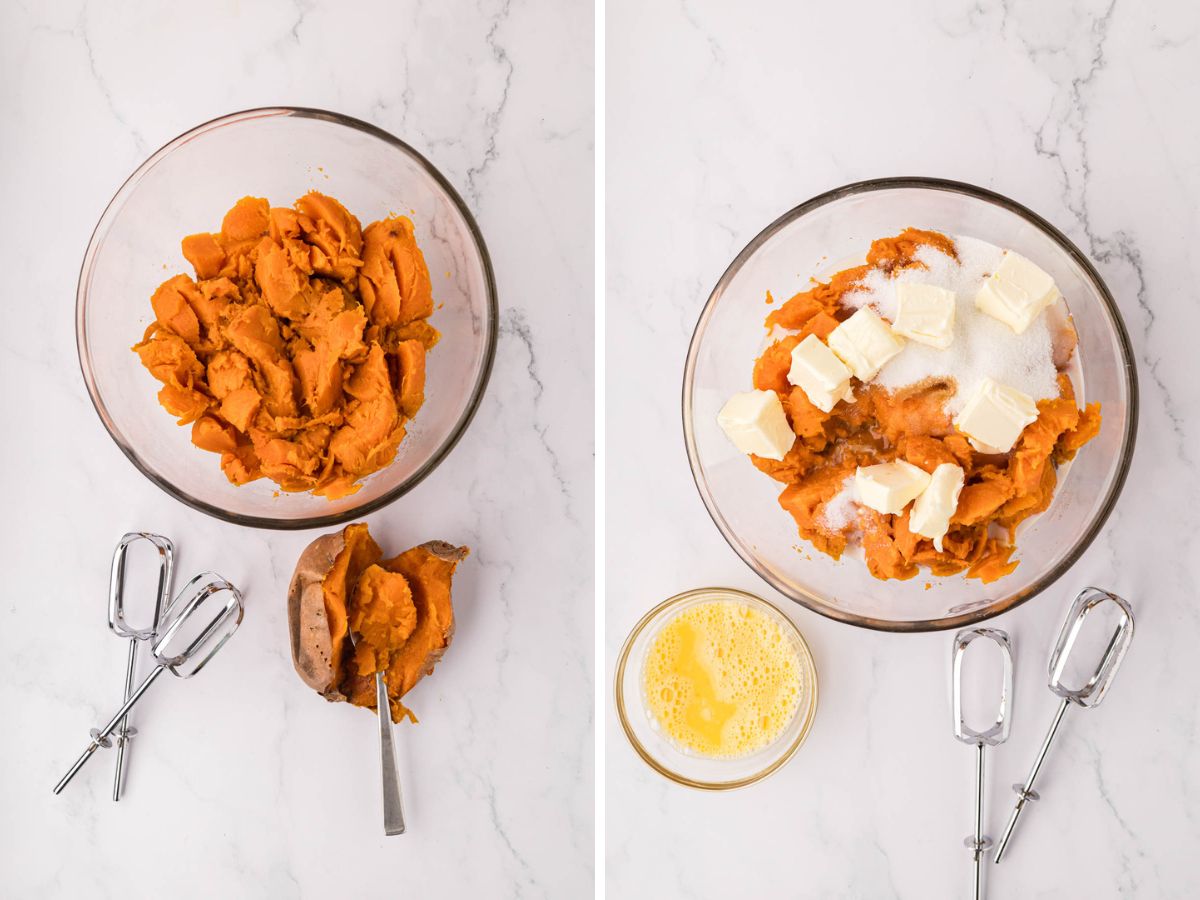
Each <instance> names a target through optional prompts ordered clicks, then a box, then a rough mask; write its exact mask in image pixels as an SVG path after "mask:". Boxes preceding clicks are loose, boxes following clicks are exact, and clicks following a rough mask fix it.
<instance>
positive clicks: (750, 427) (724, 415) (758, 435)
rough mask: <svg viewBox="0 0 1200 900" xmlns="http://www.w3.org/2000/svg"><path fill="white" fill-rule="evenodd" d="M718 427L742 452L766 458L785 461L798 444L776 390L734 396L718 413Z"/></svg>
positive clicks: (749, 392)
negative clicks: (793, 446)
mask: <svg viewBox="0 0 1200 900" xmlns="http://www.w3.org/2000/svg"><path fill="white" fill-rule="evenodd" d="M717 424H718V425H720V426H721V428H722V429H724V431H725V434H726V435H728V436H729V440H731V441H733V444H734V446H735V447H737V448H738V450H740V451H741V452H742V453H753V454H754V455H755V456H761V457H764V458H765V459H776V460H778V459H783V458H784V456H786V455H787V452H788V451H789V450H791V449H792V444H794V443H795V442H796V434H795V432H793V431H792V426H791V425H789V424H788V420H787V416H786V415H784V412H783V404H782V403H780V402H779V395H778V394H776V393H775V392H774V391H746V392H745V393H743V394H734V395H733V396H732V397H730V398H729V402H728V403H726V404H725V405H724V406H723V407H721V411H720V412H719V413H717Z"/></svg>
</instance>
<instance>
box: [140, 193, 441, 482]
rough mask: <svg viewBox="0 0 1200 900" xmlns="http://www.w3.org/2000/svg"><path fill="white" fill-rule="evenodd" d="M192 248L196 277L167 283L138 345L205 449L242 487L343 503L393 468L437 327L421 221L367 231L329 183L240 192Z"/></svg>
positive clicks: (186, 243)
mask: <svg viewBox="0 0 1200 900" xmlns="http://www.w3.org/2000/svg"><path fill="white" fill-rule="evenodd" d="M183 255H184V257H186V258H187V260H188V262H190V263H191V264H192V267H193V268H194V269H195V272H196V277H195V279H193V278H192V277H191V276H189V275H184V274H180V275H175V276H174V277H172V278H169V279H167V280H166V281H164V282H163V283H162V284H161V285H160V286H159V287H158V290H156V291H155V292H154V295H153V296H152V297H151V298H150V304H151V306H152V307H153V308H154V316H155V320H154V323H153V324H152V325H150V327H149V328H147V329H146V334H145V336H144V338H143V340H142V341H141V343H139V344H137V345H136V346H135V347H134V348H133V349H134V351H135V352H136V353H137V354H138V356H139V357H140V358H141V361H142V364H143V365H144V366H145V367H146V368H147V369H148V370H149V371H150V373H151V374H152V375H153V376H154V377H155V378H157V379H158V380H159V381H161V382H162V383H163V387H162V389H161V390H160V391H159V392H158V400H159V403H161V404H162V406H163V408H164V409H166V410H167V411H168V412H169V413H171V415H173V416H176V417H177V418H178V420H179V424H180V425H191V426H192V443H194V444H195V445H196V446H197V447H200V448H202V449H204V450H209V451H211V452H213V453H219V454H220V456H221V469H222V471H224V473H225V476H226V477H227V478H228V479H229V480H230V481H231V482H233V483H234V484H246V483H247V482H250V481H254V480H255V479H258V478H269V479H271V480H272V481H274V482H275V483H276V484H278V485H279V486H280V487H281V488H282V489H283V490H285V491H312V492H313V493H315V494H319V495H322V496H325V497H329V498H331V499H332V498H336V497H343V496H345V495H347V494H351V493H353V492H354V491H356V490H358V487H359V481H360V480H361V479H362V478H364V477H366V476H367V475H370V474H371V473H372V472H377V471H378V470H380V469H382V468H383V467H385V466H387V465H388V464H389V463H391V461H392V460H393V459H394V458H395V456H396V450H397V447H398V446H399V445H400V442H401V441H402V440H403V439H404V434H405V424H406V423H407V422H408V420H409V419H411V418H412V417H413V416H415V415H416V413H417V410H418V409H420V408H421V404H422V403H423V402H424V400H425V353H426V352H427V351H428V350H429V349H430V348H432V347H433V345H434V344H436V343H437V340H438V337H439V335H438V332H437V331H436V329H434V328H433V327H432V326H431V325H430V324H429V322H428V319H429V316H430V315H431V314H432V313H433V296H432V289H431V285H430V279H429V270H428V269H427V268H426V266H425V258H424V256H422V254H421V249H420V247H418V246H417V241H416V237H415V234H414V230H413V224H412V222H411V221H410V220H409V219H407V218H405V217H403V216H396V217H393V218H389V219H383V220H381V221H379V222H374V223H372V224H371V225H368V226H367V227H366V228H365V229H363V228H362V227H361V226H360V225H359V222H358V219H356V218H355V217H354V216H353V215H352V214H351V213H350V212H348V211H347V210H346V208H345V207H344V206H342V204H340V203H339V202H338V201H337V200H334V199H333V198H332V197H327V196H325V195H324V194H319V193H317V192H316V191H310V192H309V193H307V194H305V195H304V196H303V197H301V198H300V199H299V200H297V201H296V202H295V203H294V204H293V206H292V207H291V208H287V207H275V208H272V207H270V206H269V204H268V203H267V201H266V200H263V199H261V198H257V197H243V198H242V199H241V200H239V201H238V202H237V204H236V205H235V206H234V207H233V209H231V210H230V211H229V212H228V213H226V214H225V219H224V221H223V222H222V223H221V230H220V231H219V232H218V233H216V234H193V235H190V236H188V237H185V238H184V239H183Z"/></svg>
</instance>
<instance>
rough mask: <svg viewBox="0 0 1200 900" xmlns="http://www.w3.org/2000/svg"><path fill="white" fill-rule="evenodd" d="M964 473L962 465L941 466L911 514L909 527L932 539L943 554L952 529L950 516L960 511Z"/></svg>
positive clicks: (931, 476) (934, 472)
mask: <svg viewBox="0 0 1200 900" xmlns="http://www.w3.org/2000/svg"><path fill="white" fill-rule="evenodd" d="M964 477H965V473H964V472H963V470H962V467H961V466H956V465H954V464H953V463H942V464H941V465H940V466H938V467H937V468H936V469H934V470H933V474H932V475H930V476H929V487H927V488H925V490H924V491H922V492H921V496H919V497H917V501H916V503H914V504H913V508H912V512H910V513H909V514H908V527H909V529H911V530H912V532H913V533H914V534H919V535H921V537H927V538H933V546H934V547H936V548H937V551H938V553H941V552H942V538H944V537H945V536H946V532H947V531H949V530H950V517H951V516H953V515H954V511H955V510H956V509H958V495H959V494H960V493H961V492H962V488H963V480H964Z"/></svg>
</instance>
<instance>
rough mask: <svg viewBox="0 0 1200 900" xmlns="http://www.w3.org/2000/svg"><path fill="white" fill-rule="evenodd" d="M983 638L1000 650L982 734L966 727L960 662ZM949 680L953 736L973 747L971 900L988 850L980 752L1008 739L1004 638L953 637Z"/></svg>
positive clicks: (984, 633)
mask: <svg viewBox="0 0 1200 900" xmlns="http://www.w3.org/2000/svg"><path fill="white" fill-rule="evenodd" d="M980 638H984V639H985V640H988V641H991V642H993V643H994V644H995V645H996V646H997V647H998V648H999V650H1000V657H1001V662H1002V666H1003V671H1002V674H1001V684H1000V691H999V694H1000V701H999V705H998V706H997V708H996V716H995V719H993V720H992V723H991V724H990V725H988V726H987V727H986V728H984V729H982V730H977V729H975V728H972V727H971V726H970V725H968V724H967V714H966V711H965V709H964V700H963V693H964V691H963V668H964V667H963V661H964V659H965V658H966V653H967V648H968V647H969V646H970V645H971V644H972V642H974V641H976V640H978V639H980ZM950 659H951V662H950V680H951V684H952V685H953V687H952V703H953V709H954V736H955V737H956V738H958V739H959V740H960V741H962V742H963V743H964V744H972V745H973V746H974V747H975V831H974V833H973V834H969V835H967V837H966V839H965V840H964V841H963V843H964V844H965V845H966V847H967V849H968V850H970V851H971V854H972V859H973V861H974V864H975V894H974V895H975V900H980V898H981V897H982V896H983V868H982V866H981V862H982V860H983V854H984V851H986V850H987V849H988V848H989V847H991V845H992V842H991V840H990V839H989V838H988V837H986V836H985V835H984V833H983V784H984V765H983V761H984V750H985V748H987V747H995V746H996V745H998V744H1002V743H1004V741H1005V740H1007V739H1008V728H1009V721H1010V717H1011V715H1012V696H1013V661H1012V647H1011V645H1010V644H1009V640H1008V635H1007V634H1006V633H1005V632H1003V631H999V630H997V629H995V628H971V629H967V630H965V631H960V632H959V633H958V634H957V635H955V637H954V646H953V648H952V651H951V657H950Z"/></svg>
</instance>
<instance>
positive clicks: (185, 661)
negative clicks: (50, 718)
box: [54, 572, 243, 794]
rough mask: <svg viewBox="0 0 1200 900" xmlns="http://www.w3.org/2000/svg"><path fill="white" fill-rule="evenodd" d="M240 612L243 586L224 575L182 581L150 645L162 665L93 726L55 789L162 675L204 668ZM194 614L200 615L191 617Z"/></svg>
mask: <svg viewBox="0 0 1200 900" xmlns="http://www.w3.org/2000/svg"><path fill="white" fill-rule="evenodd" d="M222 593H224V594H227V595H228V596H227V597H225V599H224V601H223V602H221V603H220V604H219V605H218V606H217V608H216V612H215V613H213V612H211V611H210V610H207V609H206V608H205V607H206V604H207V606H208V607H210V608H211V607H212V605H213V603H216V602H217V601H212V602H209V600H210V598H212V597H217V596H218V595H219V594H222ZM242 613H243V605H242V594H241V592H240V591H239V590H238V589H237V588H235V587H234V586H233V585H232V584H230V583H229V582H228V581H226V580H225V579H224V578H222V577H221V576H220V575H216V574H214V573H212V572H203V573H201V574H199V575H197V576H196V577H195V578H193V579H192V580H191V581H189V582H188V583H187V584H186V585H184V586H183V590H181V591H180V592H179V595H178V596H177V597H176V598H175V599H174V600H172V601H171V604H170V605H169V606H168V607H167V608H166V610H164V612H163V616H162V624H163V625H164V630H163V631H162V634H160V635H158V636H157V637H155V638H154V642H153V644H151V646H150V654H151V655H152V656H153V657H154V659H155V660H156V661H157V663H158V665H157V666H155V667H154V670H153V671H152V672H151V673H150V674H149V675H147V676H146V677H145V679H144V680H143V681H142V683H141V684H140V685H138V686H137V688H136V689H134V691H133V692H132V693H131V694H130V695H129V696H128V697H127V698H126V700H125V703H124V704H122V706H121V708H120V709H119V710H117V712H116V714H115V715H114V716H113V717H112V718H111V719H110V720H109V722H108V724H107V725H105V726H104V727H103V728H99V729H97V728H93V729H92V732H91V735H92V740H91V743H90V744H88V746H87V749H86V750H84V751H83V753H82V754H81V755H80V757H79V759H77V760H75V764H74V765H72V766H71V768H70V770H69V771H68V772H67V774H66V775H64V776H63V778H62V780H61V781H60V782H59V783H58V784H57V785H55V786H54V793H56V794H58V793H60V792H61V791H62V789H63V788H65V787H66V786H67V785H68V784H69V783H70V781H71V779H72V778H74V777H75V773H76V772H78V771H79V770H80V769H81V768H83V765H84V763H86V762H87V761H88V760H89V759H91V758H92V754H93V753H95V752H96V751H97V750H98V749H99V748H101V747H111V746H112V740H111V738H110V735H112V733H113V731H115V730H116V728H117V726H118V725H119V724H120V722H121V720H122V719H124V718H125V716H126V715H128V714H129V711H130V710H131V709H133V707H134V705H135V704H136V703H137V702H138V700H140V699H141V698H142V695H143V694H145V693H146V691H147V689H148V688H149V687H150V685H152V684H153V683H154V682H155V680H156V679H157V678H158V676H159V675H161V674H162V673H163V672H164V671H170V673H171V674H172V675H174V676H176V677H177V678H191V677H192V676H193V675H195V674H196V673H197V672H199V671H200V670H201V669H203V668H204V667H205V665H207V664H208V662H209V660H211V659H212V658H213V656H215V655H216V653H217V651H218V650H220V649H221V648H222V647H223V646H225V642H226V641H228V640H229V639H230V638H231V637H232V636H233V633H234V632H235V631H237V628H238V626H239V625H240V624H241V623H242ZM193 619H195V620H196V621H195V622H193V621H192V620H193ZM185 628H186V630H185ZM193 634H194V635H195V636H194V637H193V636H192V635H193Z"/></svg>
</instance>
